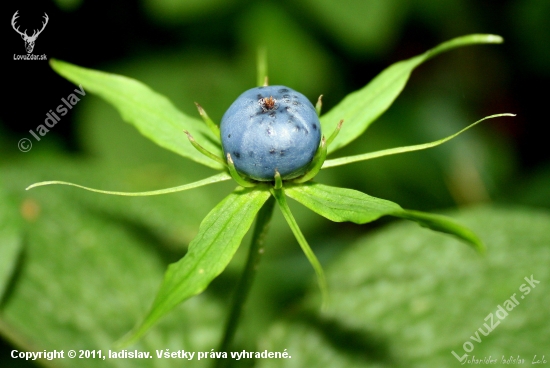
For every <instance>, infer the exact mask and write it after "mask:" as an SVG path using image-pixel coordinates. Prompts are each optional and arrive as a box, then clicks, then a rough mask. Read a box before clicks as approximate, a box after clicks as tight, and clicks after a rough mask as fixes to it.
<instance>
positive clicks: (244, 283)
mask: <svg viewBox="0 0 550 368" xmlns="http://www.w3.org/2000/svg"><path fill="white" fill-rule="evenodd" d="M274 207H275V198H273V197H270V198H269V199H268V200H267V202H266V203H265V204H264V206H263V207H262V209H261V210H260V211H259V212H258V216H257V218H256V224H255V225H254V233H253V234H252V242H251V243H250V249H249V250H248V259H247V260H246V265H245V267H244V271H243V274H242V276H241V279H240V280H239V283H238V284H237V289H236V290H235V294H234V295H233V301H232V304H231V311H230V312H229V317H228V319H227V323H226V325H225V332H224V335H223V339H222V341H221V343H220V346H219V348H218V350H217V351H219V352H222V351H225V352H229V351H228V349H229V347H230V345H231V343H232V340H233V337H234V336H235V332H236V331H237V327H238V324H239V318H240V316H241V313H242V311H243V309H244V304H245V302H246V299H247V297H248V293H249V292H250V289H251V287H252V283H253V281H254V276H255V275H256V269H257V268H258V263H259V262H260V258H261V257H262V254H263V244H264V240H265V236H266V234H267V231H268V230H269V223H270V221H271V216H272V214H273V208H274ZM227 362H228V359H218V360H216V364H215V367H216V368H221V367H224V366H226V364H227Z"/></svg>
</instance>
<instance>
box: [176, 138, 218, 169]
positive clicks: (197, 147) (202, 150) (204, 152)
mask: <svg viewBox="0 0 550 368" xmlns="http://www.w3.org/2000/svg"><path fill="white" fill-rule="evenodd" d="M183 132H184V133H185V134H187V138H189V142H191V144H192V145H193V147H195V148H196V149H197V151H199V152H200V153H202V154H203V155H205V156H206V157H208V158H211V159H212V160H214V161H216V162H218V163H220V164H222V165H223V166H227V165H226V163H225V162H224V161H223V160H222V158H221V157H218V156H216V155H215V154H213V153H212V152H210V151H209V150H207V149H206V148H204V147H203V146H201V145H200V144H198V143H197V141H196V140H195V138H193V136H192V135H191V133H189V132H188V131H187V130H184V131H183Z"/></svg>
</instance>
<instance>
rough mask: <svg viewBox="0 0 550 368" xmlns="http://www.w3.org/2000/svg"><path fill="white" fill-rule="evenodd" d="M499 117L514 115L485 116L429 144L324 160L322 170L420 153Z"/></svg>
mask: <svg viewBox="0 0 550 368" xmlns="http://www.w3.org/2000/svg"><path fill="white" fill-rule="evenodd" d="M501 116H516V115H515V114H508V113H505V114H495V115H491V116H486V117H484V118H483V119H480V120H478V121H476V122H475V123H472V124H470V125H468V126H467V127H466V128H464V129H462V130H461V131H459V132H456V133H455V134H452V135H450V136H448V137H445V138H442V139H439V140H437V141H433V142H429V143H423V144H415V145H413V146H404V147H396V148H389V149H385V150H381V151H376V152H369V153H363V154H360V155H354V156H347V157H340V158H336V159H333V160H326V161H325V163H324V164H323V169H327V168H329V167H334V166H340V165H346V164H351V163H353V162H358V161H366V160H371V159H373V158H378V157H384V156H390V155H396V154H398V153H405V152H413V151H421V150H425V149H428V148H432V147H436V146H439V145H440V144H443V143H445V142H447V141H450V140H451V139H453V138H455V137H456V136H458V135H460V134H462V133H464V132H465V131H467V130H468V129H470V128H473V127H474V126H476V125H477V124H479V123H481V122H482V121H484V120H487V119H492V118H498V117H501Z"/></svg>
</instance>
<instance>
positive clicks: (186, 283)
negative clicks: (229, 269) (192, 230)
mask: <svg viewBox="0 0 550 368" xmlns="http://www.w3.org/2000/svg"><path fill="white" fill-rule="evenodd" d="M269 195H270V194H269V191H267V190H261V189H260V188H259V186H258V187H256V188H254V189H242V188H239V189H237V190H236V191H235V192H233V193H231V194H230V195H229V196H227V197H226V198H225V199H224V200H223V201H222V202H220V203H219V204H218V205H217V206H216V207H215V208H214V209H213V210H212V211H210V213H209V214H208V215H207V216H206V218H205V219H204V220H203V221H202V223H201V226H200V229H199V233H198V234H197V236H196V237H195V239H193V241H192V242H191V243H190V244H189V251H188V252H187V254H186V255H185V256H184V257H183V258H182V259H180V260H179V261H178V262H176V263H173V264H171V265H170V266H169V267H168V270H167V271H166V274H165V275H164V280H163V282H162V285H161V287H160V289H159V291H158V294H157V296H156V298H155V301H154V302H153V305H152V307H151V309H150V311H149V313H148V314H147V316H146V317H145V319H144V320H143V322H142V323H140V324H139V325H138V326H137V327H136V328H135V329H134V330H133V331H131V332H130V333H129V335H127V336H126V337H124V338H123V340H122V341H121V342H120V345H128V344H131V343H133V342H135V341H136V340H137V339H138V338H139V337H141V336H142V335H143V334H144V333H145V332H146V331H147V330H148V329H149V328H150V327H151V326H152V325H153V324H154V323H155V322H156V321H157V320H158V319H159V318H161V317H162V316H164V315H165V314H166V313H168V312H169V311H171V310H172V309H173V308H174V307H176V306H177V305H178V304H180V303H181V302H183V301H184V300H186V299H188V298H190V297H192V296H194V295H197V294H199V293H201V292H202V291H203V290H204V289H206V287H207V286H208V285H209V284H210V282H211V281H212V280H213V279H214V278H215V277H216V276H218V275H219V274H220V273H221V272H222V271H223V270H224V269H225V267H226V266H227V265H228V264H229V262H230V261H231V259H232V257H233V255H234V254H235V252H236V251H237V248H238V247H239V244H240V243H241V240H242V238H243V237H244V235H245V234H246V232H247V231H248V229H249V228H250V225H251V224H252V221H253V220H254V217H255V216H256V213H257V212H258V211H259V210H260V208H261V207H262V205H263V204H264V203H265V201H266V200H267V199H268V198H269Z"/></svg>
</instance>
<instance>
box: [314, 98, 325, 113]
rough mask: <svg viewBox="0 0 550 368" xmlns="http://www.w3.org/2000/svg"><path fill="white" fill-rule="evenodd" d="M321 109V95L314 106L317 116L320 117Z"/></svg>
mask: <svg viewBox="0 0 550 368" xmlns="http://www.w3.org/2000/svg"><path fill="white" fill-rule="evenodd" d="M322 108H323V95H320V96H319V98H318V99H317V103H316V104H315V111H316V112H317V116H321V109H322Z"/></svg>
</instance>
